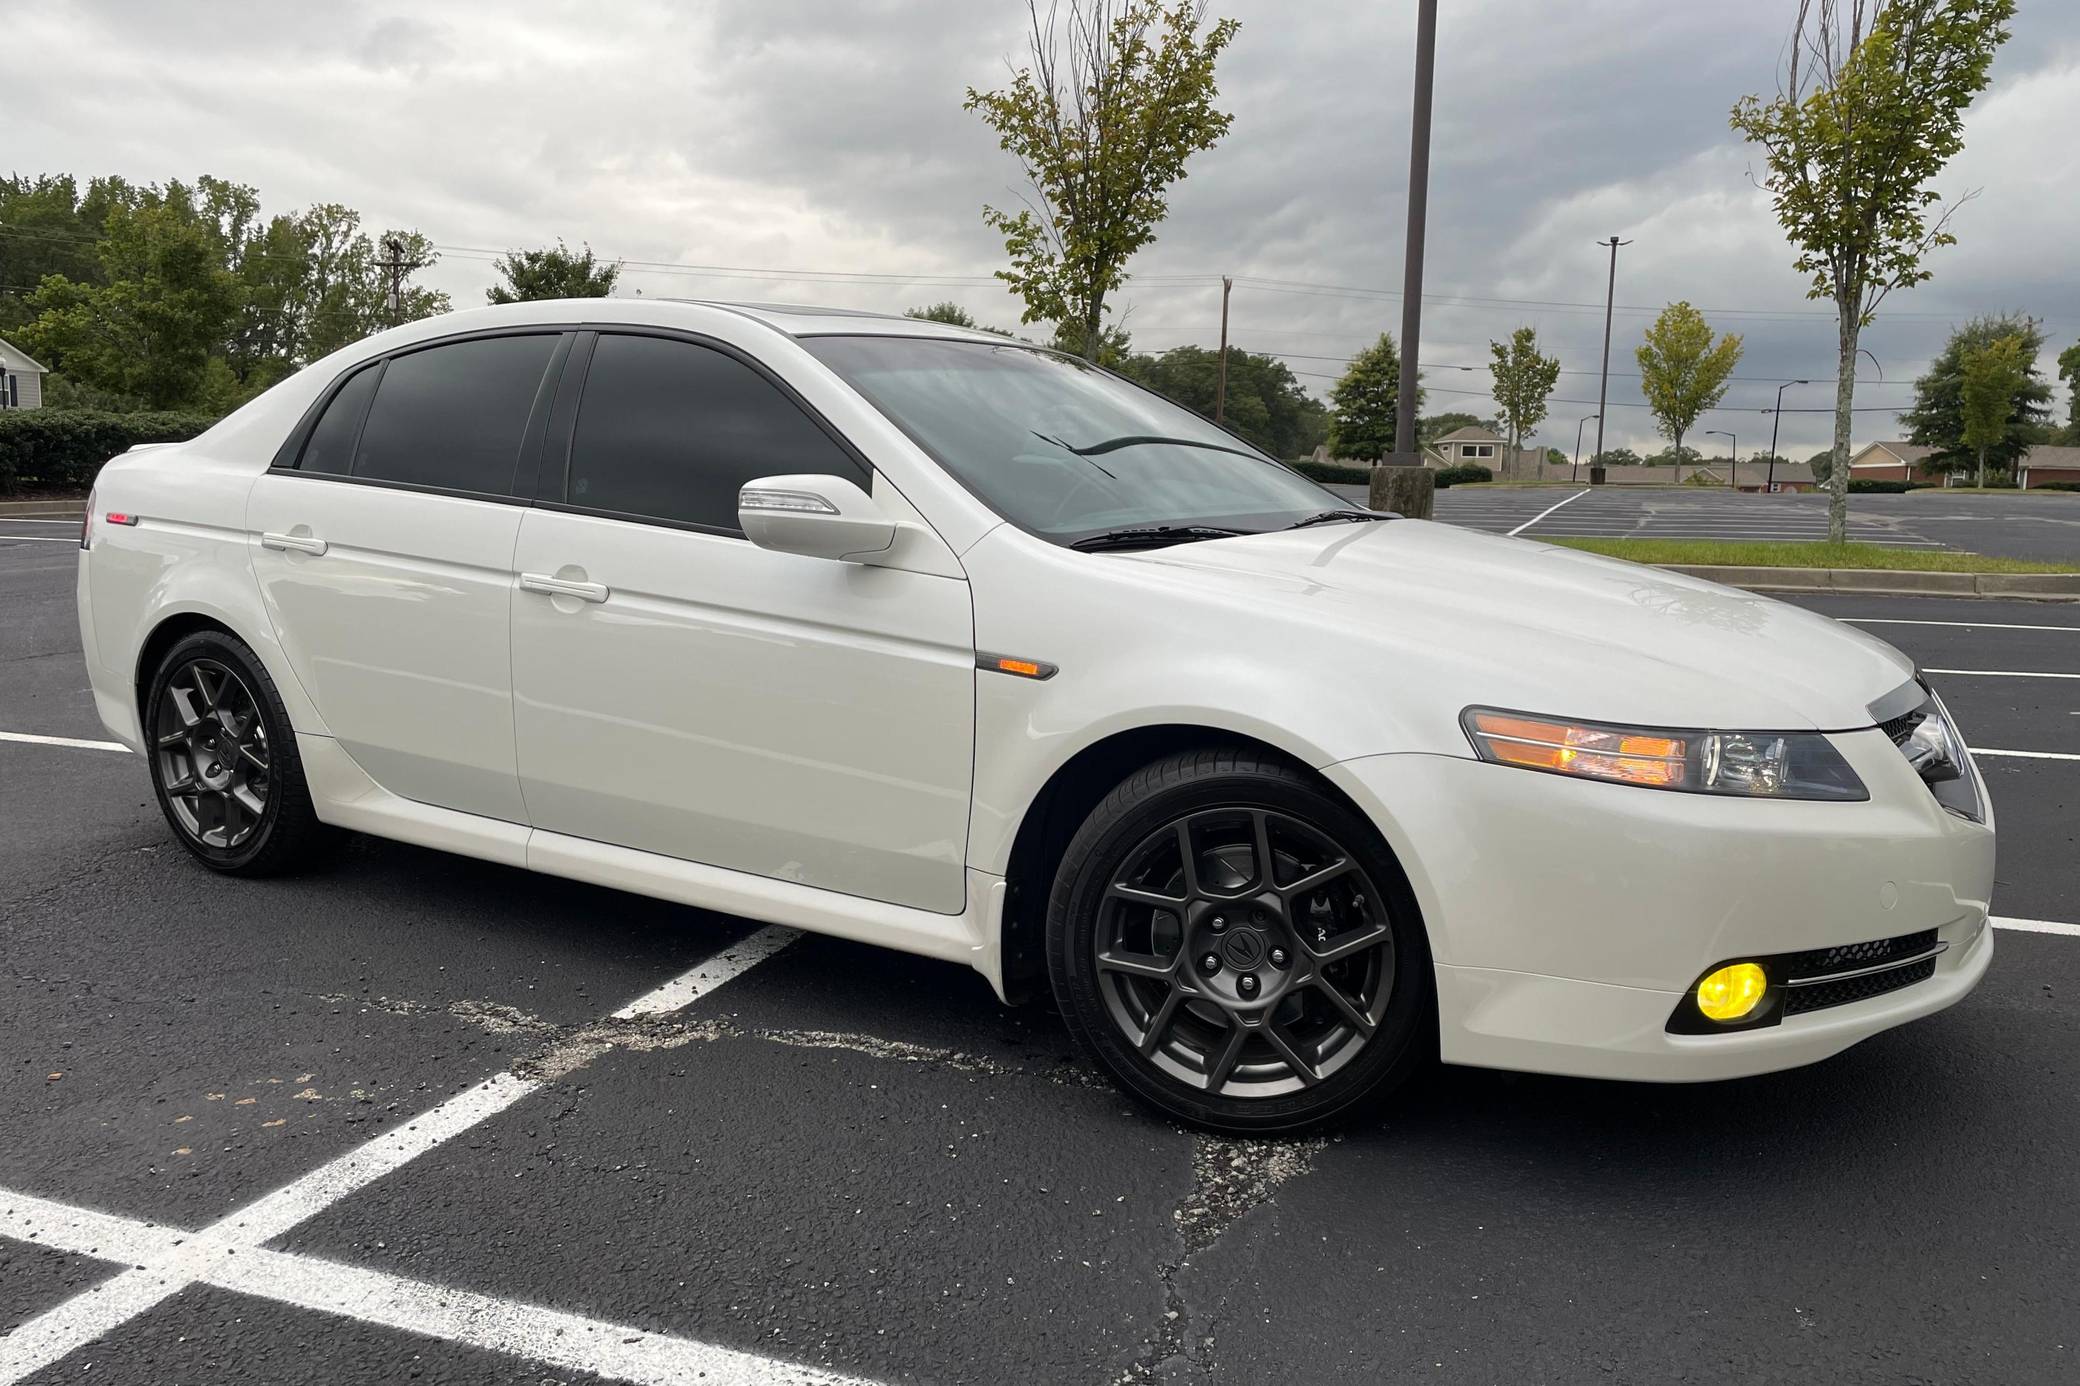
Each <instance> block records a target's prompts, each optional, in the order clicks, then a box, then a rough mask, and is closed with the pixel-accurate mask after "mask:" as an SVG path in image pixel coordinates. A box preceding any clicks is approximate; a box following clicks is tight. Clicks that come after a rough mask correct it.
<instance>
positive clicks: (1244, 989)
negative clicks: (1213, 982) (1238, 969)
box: [1235, 972, 1257, 996]
mask: <svg viewBox="0 0 2080 1386" xmlns="http://www.w3.org/2000/svg"><path fill="white" fill-rule="evenodd" d="M1235 990H1237V991H1239V992H1241V993H1242V994H1243V995H1244V996H1255V995H1256V994H1257V979H1256V976H1255V975H1254V974H1253V973H1248V972H1245V973H1243V974H1242V976H1241V977H1240V978H1239V979H1238V980H1237V981H1236V983H1235Z"/></svg>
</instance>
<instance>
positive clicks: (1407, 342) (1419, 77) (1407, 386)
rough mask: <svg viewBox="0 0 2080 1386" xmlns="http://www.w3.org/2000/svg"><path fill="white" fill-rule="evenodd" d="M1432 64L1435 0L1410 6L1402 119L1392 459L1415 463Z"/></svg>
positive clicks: (1419, 460) (1418, 462)
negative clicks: (1404, 225)
mask: <svg viewBox="0 0 2080 1386" xmlns="http://www.w3.org/2000/svg"><path fill="white" fill-rule="evenodd" d="M1436 67H1437V0H1418V2H1417V5H1416V92H1415V111H1414V114H1413V115H1412V117H1411V119H1410V120H1409V124H1408V251H1407V259H1406V262H1405V263H1404V265H1403V267H1402V271H1401V390H1400V398H1399V401H1398V402H1397V403H1396V405H1395V409H1394V460H1395V461H1396V462H1398V463H1401V464H1402V465H1404V466H1411V467H1413V466H1419V465H1421V463H1422V458H1421V457H1419V456H1418V455H1417V454H1416V363H1417V360H1418V358H1419V356H1420V355H1421V343H1422V335H1423V226H1424V222H1425V220H1426V218H1427V217H1428V215H1429V209H1430V88H1431V75H1432V73H1433V72H1434V71H1435V70H1436Z"/></svg>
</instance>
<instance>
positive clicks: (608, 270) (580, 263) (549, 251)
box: [484, 240, 621, 303]
mask: <svg viewBox="0 0 2080 1386" xmlns="http://www.w3.org/2000/svg"><path fill="white" fill-rule="evenodd" d="M492 268H493V269H495V270H497V271H498V272H499V274H500V275H501V276H502V277H503V278H504V279H505V281H506V282H505V283H503V284H493V285H492V286H491V287H490V288H489V289H486V290H485V291H484V297H485V298H487V299H489V300H490V301H491V302H493V303H531V302H533V301H535V300H536V299H542V298H605V297H606V296H607V295H609V294H611V293H613V292H614V281H615V280H617V279H619V278H620V277H621V263H620V261H618V260H617V261H615V262H614V263H613V264H611V265H605V264H601V263H600V262H599V261H598V260H596V259H594V258H593V255H592V247H591V246H589V245H588V246H586V247H585V248H584V249H582V250H572V249H571V248H570V247H569V246H567V245H565V244H564V243H563V242H562V241H560V240H559V241H558V242H556V244H555V245H553V246H544V247H542V248H541V249H540V250H515V251H511V252H509V253H508V254H507V255H506V257H505V258H504V259H502V260H500V261H498V262H497V263H496V264H494V265H493V266H492Z"/></svg>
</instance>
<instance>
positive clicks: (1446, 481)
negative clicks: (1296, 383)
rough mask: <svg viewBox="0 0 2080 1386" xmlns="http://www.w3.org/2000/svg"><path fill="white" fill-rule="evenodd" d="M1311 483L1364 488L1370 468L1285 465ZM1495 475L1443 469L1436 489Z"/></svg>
mask: <svg viewBox="0 0 2080 1386" xmlns="http://www.w3.org/2000/svg"><path fill="white" fill-rule="evenodd" d="M1286 465H1287V466H1289V467H1291V468H1292V469H1293V470H1294V471H1296V472H1298V473H1300V475H1302V476H1304V477H1307V478H1308V479H1309V480H1311V481H1335V482H1342V483H1345V484H1348V485H1351V486H1364V485H1367V484H1368V483H1370V482H1371V480H1372V468H1370V467H1346V466H1342V465H1340V464H1339V463H1335V462H1289V463H1287V464H1286ZM1494 479H1495V473H1493V472H1491V471H1489V470H1488V469H1487V468H1486V467H1476V466H1472V465H1470V464H1469V465H1467V466H1464V467H1443V468H1440V469H1439V470H1438V472H1437V489H1439V490H1440V491H1441V490H1443V489H1444V488H1445V487H1447V486H1457V485H1463V484H1465V483H1466V482H1469V481H1493V480H1494Z"/></svg>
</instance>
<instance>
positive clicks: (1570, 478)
mask: <svg viewBox="0 0 2080 1386" xmlns="http://www.w3.org/2000/svg"><path fill="white" fill-rule="evenodd" d="M1602 417H1603V415H1601V414H1589V415H1586V416H1584V417H1583V418H1582V419H1581V421H1580V422H1578V423H1576V424H1575V426H1574V468H1573V470H1572V471H1570V472H1569V473H1568V474H1567V484H1568V485H1570V486H1572V485H1574V484H1575V483H1576V482H1578V481H1580V480H1581V479H1582V424H1585V423H1587V422H1589V420H1590V419H1600V418H1602Z"/></svg>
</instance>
